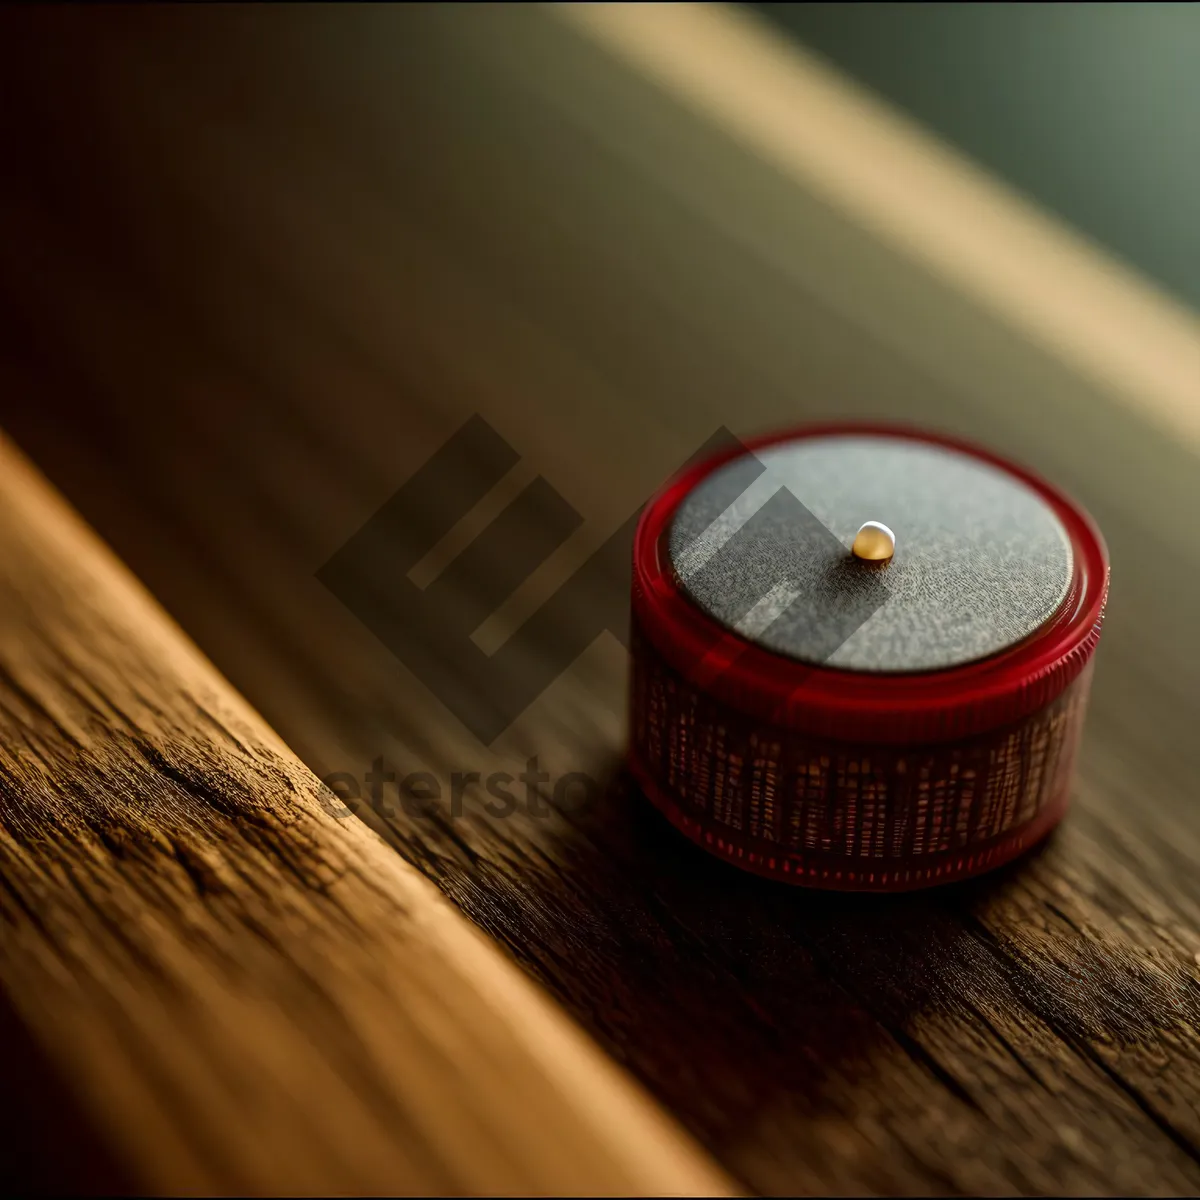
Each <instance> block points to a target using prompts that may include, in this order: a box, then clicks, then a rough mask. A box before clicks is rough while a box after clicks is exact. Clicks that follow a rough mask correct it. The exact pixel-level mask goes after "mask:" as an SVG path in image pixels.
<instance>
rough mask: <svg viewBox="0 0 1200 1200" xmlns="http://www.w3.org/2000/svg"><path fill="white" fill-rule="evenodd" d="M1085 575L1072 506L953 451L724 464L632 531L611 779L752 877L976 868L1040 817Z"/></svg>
mask: <svg viewBox="0 0 1200 1200" xmlns="http://www.w3.org/2000/svg"><path fill="white" fill-rule="evenodd" d="M864 526H867V527H868V529H867V530H866V531H865V532H864V534H863V537H862V538H858V537H857V534H858V533H859V531H860V530H862V529H863V527H864ZM877 527H882V531H880V530H879V529H878V528H877ZM872 530H874V532H872ZM893 542H894V548H893ZM856 546H857V548H858V551H859V552H858V553H857V554H856V553H855V547H856ZM889 551H890V554H889ZM1108 573H1109V572H1108V557H1107V552H1106V549H1105V546H1104V542H1103V539H1102V538H1101V536H1100V534H1099V532H1098V531H1097V529H1096V528H1095V526H1094V524H1093V523H1092V521H1091V520H1090V518H1089V517H1088V516H1087V514H1086V513H1084V512H1083V511H1081V510H1080V509H1079V508H1078V507H1077V506H1076V505H1074V504H1072V503H1071V502H1070V501H1069V500H1068V499H1067V498H1066V497H1064V496H1063V495H1061V494H1060V493H1059V492H1058V491H1057V490H1056V489H1054V488H1052V487H1051V486H1049V485H1048V484H1047V483H1045V482H1044V481H1042V480H1040V479H1038V478H1037V477H1035V476H1034V475H1032V474H1031V473H1030V472H1028V471H1025V470H1023V469H1021V468H1019V467H1017V466H1014V465H1012V464H1011V463H1008V462H1006V461H1004V460H1003V459H1001V458H999V457H997V456H996V455H994V454H991V453H989V452H988V451H986V450H983V449H980V448H978V447H975V446H971V445H968V444H966V443H964V442H961V441H958V440H956V439H952V438H948V437H944V436H941V435H937V434H929V433H923V432H918V431H915V430H912V429H907V428H901V427H887V426H878V425H870V426H867V425H849V424H838V425H822V426H812V427H805V428H801V429H794V430H789V431H785V432H782V433H776V434H772V435H770V436H767V437H762V438H758V439H756V440H754V441H752V442H749V443H746V444H744V445H740V446H735V447H733V448H731V449H730V450H728V451H725V452H722V453H719V454H717V455H716V456H714V457H713V458H711V459H709V460H707V461H704V462H702V463H700V464H698V465H695V466H693V467H691V468H688V469H687V470H685V471H684V472H683V473H682V474H681V475H680V476H679V477H678V478H676V479H675V480H673V481H672V482H671V483H669V484H668V485H667V486H666V487H665V488H664V489H663V490H662V491H661V492H660V493H659V494H658V495H657V496H656V497H655V498H654V499H653V500H652V501H651V502H650V503H649V504H648V505H647V506H646V509H645V510H644V512H643V514H642V518H641V521H640V523H639V526H638V530H637V534H636V537H635V541H634V562H633V597H632V646H633V662H632V676H631V709H630V713H631V716H630V720H631V726H630V744H629V764H630V768H631V770H632V772H633V774H634V776H635V777H636V779H637V781H638V783H639V784H640V785H641V787H642V789H643V790H644V792H645V793H646V795H647V796H648V797H649V799H650V800H651V801H652V802H653V803H654V804H655V806H656V807H657V808H658V809H659V810H660V811H661V812H662V813H663V814H664V815H665V816H666V817H667V818H668V820H670V821H671V822H672V824H674V825H675V826H676V827H677V828H678V829H679V830H681V831H682V832H683V833H684V834H686V835H687V836H688V837H689V838H691V839H692V840H693V841H695V842H697V843H698V844H699V845H701V846H702V847H704V848H705V849H707V850H709V851H711V852H713V853H714V854H717V855H720V856H721V857H724V858H726V859H728V860H729V861H730V862H732V863H734V864H735V865H737V866H740V867H743V868H745V869H747V870H750V871H754V872H757V873H759V874H762V875H766V876H769V877H771V878H774V879H780V880H784V881H788V882H791V883H796V884H802V885H806V886H811V887H820V888H837V889H846V890H865V891H897V890H905V889H909V888H918V887H926V886H929V885H933V884H938V883H945V882H950V881H953V880H957V879H962V878H965V877H968V876H971V875H975V874H978V873H980V872H982V871H986V870H989V869H991V868H993V867H997V866H999V865H1000V864H1002V863H1004V862H1006V861H1008V860H1009V859H1011V858H1013V857H1014V856H1016V855H1017V854H1020V853H1021V852H1022V851H1023V850H1025V849H1027V848H1028V847H1029V846H1031V845H1032V844H1033V843H1035V842H1037V841H1038V840H1039V839H1040V838H1042V837H1044V836H1045V835H1046V834H1047V833H1048V832H1049V831H1050V829H1052V828H1053V826H1054V825H1055V824H1056V823H1057V822H1058V821H1059V820H1060V819H1061V817H1062V816H1063V813H1064V811H1065V809H1066V806H1067V803H1068V799H1069V796H1070V789H1071V779H1072V773H1073V765H1074V758H1075V752H1076V748H1077V746H1078V742H1079V737H1080V733H1081V729H1082V724H1083V718H1084V708H1085V704H1086V700H1087V694H1088V689H1089V686H1090V681H1091V661H1092V655H1093V653H1094V651H1095V649H1096V645H1097V642H1098V641H1099V637H1100V628H1101V623H1102V620H1103V616H1104V604H1105V598H1106V595H1107V590H1108Z"/></svg>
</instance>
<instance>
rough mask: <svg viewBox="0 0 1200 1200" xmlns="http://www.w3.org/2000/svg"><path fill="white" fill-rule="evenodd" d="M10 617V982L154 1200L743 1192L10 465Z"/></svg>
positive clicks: (2, 462)
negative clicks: (337, 805)
mask: <svg viewBox="0 0 1200 1200" xmlns="http://www.w3.org/2000/svg"><path fill="white" fill-rule="evenodd" d="M0 612H2V613H3V617H4V621H3V628H2V632H0V923H2V924H3V927H4V939H3V943H2V947H0V981H2V982H3V986H4V989H5V993H6V997H7V1000H8V1002H10V1003H11V1005H12V1007H13V1009H14V1010H15V1013H16V1015H17V1017H18V1022H21V1021H23V1022H24V1023H25V1025H26V1026H27V1028H29V1029H31V1030H32V1031H34V1032H35V1033H36V1035H37V1037H38V1039H39V1041H40V1043H41V1045H42V1046H43V1047H44V1048H45V1049H46V1050H47V1051H48V1053H49V1055H50V1057H51V1059H52V1060H54V1061H56V1063H57V1065H58V1067H59V1069H60V1071H61V1073H62V1074H63V1076H64V1077H65V1078H66V1080H67V1081H68V1082H69V1086H70V1090H71V1091H72V1093H73V1094H74V1095H75V1096H76V1097H77V1098H78V1099H81V1100H82V1102H83V1106H84V1108H85V1109H87V1110H88V1111H89V1112H90V1115H91V1117H92V1119H93V1122H94V1124H95V1125H98V1126H99V1127H100V1128H101V1129H102V1130H103V1131H104V1133H105V1134H106V1135H107V1139H108V1144H109V1147H110V1149H111V1150H113V1151H114V1152H115V1157H116V1158H117V1159H118V1160H119V1161H120V1162H121V1163H122V1164H123V1166H124V1168H125V1169H126V1171H127V1172H128V1174H127V1178H128V1179H129V1180H132V1181H133V1185H134V1186H136V1187H137V1188H138V1190H142V1189H146V1190H149V1191H151V1192H159V1193H161V1192H171V1193H179V1192H186V1193H197V1192H198V1193H211V1192H214V1191H219V1192H222V1193H232V1194H239V1193H244V1192H253V1193H256V1194H257V1193H267V1194H271V1193H278V1192H284V1193H298V1194H316V1195H322V1194H332V1193H344V1192H351V1193H361V1192H371V1193H376V1192H383V1193H386V1194H432V1193H436V1194H462V1193H468V1194H473V1193H490V1194H496V1193H499V1194H511V1193H517V1194H529V1193H531V1192H532V1193H535V1194H548V1195H561V1194H564V1192H568V1193H576V1194H580V1193H582V1194H592V1193H596V1192H601V1193H607V1192H610V1191H618V1192H622V1193H626V1194H634V1195H645V1194H671V1195H674V1194H677V1193H679V1192H689V1193H699V1194H704V1195H708V1194H712V1193H713V1191H714V1190H715V1191H717V1192H719V1193H722V1192H725V1191H727V1185H726V1183H725V1181H724V1180H723V1179H722V1177H721V1176H720V1174H719V1173H718V1172H717V1171H716V1170H714V1169H710V1168H709V1167H708V1166H707V1164H706V1162H705V1160H704V1158H703V1156H702V1155H701V1154H700V1153H699V1152H698V1151H697V1150H696V1149H695V1148H694V1147H692V1146H690V1145H689V1144H688V1142H687V1141H686V1139H684V1138H683V1137H681V1136H680V1135H679V1134H678V1132H677V1131H676V1130H675V1129H674V1127H673V1125H672V1124H671V1123H670V1122H669V1121H668V1120H666V1119H665V1118H664V1117H663V1116H662V1115H661V1114H660V1113H658V1112H657V1111H656V1110H655V1108H654V1107H653V1105H652V1104H650V1103H649V1102H648V1101H647V1100H646V1099H645V1098H644V1097H643V1096H642V1095H641V1094H640V1092H639V1091H637V1090H636V1089H635V1088H633V1087H632V1086H631V1085H630V1084H629V1083H628V1081H627V1080H626V1079H625V1078H624V1077H623V1076H622V1074H621V1073H620V1072H618V1071H616V1070H614V1068H613V1067H612V1065H611V1064H610V1063H609V1062H608V1061H607V1060H606V1059H605V1058H604V1056H603V1055H602V1054H601V1053H600V1052H599V1051H598V1050H596V1049H595V1048H594V1047H593V1046H592V1045H591V1044H590V1043H589V1042H588V1041H587V1040H586V1039H585V1038H584V1037H583V1036H582V1035H581V1034H580V1033H579V1032H578V1030H577V1029H576V1028H574V1027H573V1026H572V1025H571V1024H570V1023H569V1022H568V1021H567V1020H566V1019H564V1017H563V1016H562V1015H561V1013H560V1012H559V1010H558V1009H557V1007H556V1006H555V1005H554V1004H553V1003H552V1002H551V1001H549V1000H548V999H547V998H546V997H545V996H544V995H542V994H540V993H539V991H538V990H537V989H535V988H533V987H531V986H530V984H529V982H528V981H527V980H525V979H523V978H522V977H521V975H520V974H519V972H518V971H517V970H516V968H515V967H513V966H512V965H511V963H509V962H506V961H505V960H504V958H503V957H502V956H501V955H500V954H498V953H497V952H496V951H495V949H494V948H493V947H491V946H489V945H488V944H487V942H486V940H485V939H484V938H482V937H481V936H480V935H479V934H478V932H476V931H475V930H473V929H471V927H470V926H469V925H468V924H467V923H466V922H465V921H463V920H462V918H461V917H460V916H459V915H458V914H456V913H455V912H454V911H453V910H452V909H451V908H450V906H449V905H447V904H446V903H445V901H444V900H443V899H442V898H441V897H440V896H438V894H437V892H436V891H435V890H434V889H433V887H432V886H431V885H430V884H429V883H428V882H427V881H426V880H424V879H422V878H421V877H420V875H418V874H417V873H416V872H414V871H413V870H412V869H411V868H409V867H408V866H406V865H405V864H403V863H402V862H401V861H400V860H399V859H398V858H397V857H396V856H395V855H394V854H392V853H391V852H390V851H389V850H388V849H387V848H386V846H385V845H384V844H383V843H382V842H380V841H379V839H378V838H377V837H376V836H375V835H374V834H372V833H370V832H369V831H368V830H367V829H366V827H365V826H364V825H363V824H361V823H360V822H357V821H337V820H335V819H333V818H332V817H330V816H329V815H328V814H327V813H326V811H325V808H327V807H328V801H329V799H331V797H326V798H323V797H322V795H321V784H320V782H319V781H318V780H317V779H316V778H315V777H314V776H313V775H312V774H311V772H309V771H308V770H307V769H305V768H304V767H303V766H302V765H301V764H300V763H299V762H298V761H297V760H296V759H295V758H294V756H293V755H292V754H291V753H290V752H289V751H288V750H287V749H286V748H285V747H284V746H283V745H282V743H280V742H279V740H278V738H277V737H276V736H275V735H274V734H273V733H272V732H271V731H270V730H269V729H268V728H267V727H266V726H265V725H264V724H263V722H262V720H261V718H260V717H258V716H257V714H255V713H254V712H253V711H252V710H251V709H250V708H249V707H248V706H247V705H246V704H245V702H244V701H242V700H241V699H240V697H238V696H237V695H236V694H235V693H233V691H232V690H231V689H230V688H229V686H228V685H227V684H226V683H225V681H224V680H223V679H221V678H220V676H219V675H218V674H217V673H216V672H215V671H214V670H213V668H212V667H211V666H210V665H209V664H208V662H207V661H206V660H204V659H203V658H202V657H201V655H200V654H199V653H198V652H197V651H196V650H195V648H194V647H193V646H192V645H191V644H190V643H189V642H188V641H187V640H186V638H185V637H184V636H183V635H182V634H181V633H180V631H179V630H178V629H177V628H176V627H174V626H173V624H172V623H171V622H170V621H169V620H168V619H167V617H166V616H165V614H163V613H162V611H161V609H159V608H158V606H157V605H156V604H155V603H154V601H153V600H152V599H151V598H150V596H149V595H148V594H147V593H146V592H145V591H144V590H143V589H142V588H141V587H140V586H139V585H137V584H136V583H135V581H134V580H133V579H132V578H131V577H130V576H129V575H128V574H127V573H126V572H125V571H124V569H123V568H122V567H121V566H120V565H119V564H118V563H117V562H116V561H115V560H114V559H113V558H112V556H111V554H110V553H109V552H108V550H107V549H106V548H105V547H104V546H103V545H102V544H101V543H100V542H99V541H98V540H97V539H96V538H95V536H94V535H93V534H92V533H91V531H90V530H88V529H87V528H86V527H85V526H83V525H82V523H81V522H80V521H79V520H78V518H77V517H75V516H74V514H72V513H71V512H70V510H69V509H67V507H66V506H65V505H64V504H63V502H62V501H61V499H60V498H58V497H57V496H56V495H55V494H54V493H53V492H52V491H51V490H50V489H49V487H48V486H47V485H46V484H45V482H44V481H43V480H42V479H41V478H40V477H39V476H38V475H37V474H36V472H35V471H34V470H33V469H32V468H31V467H30V466H29V465H28V464H26V463H25V462H24V461H23V460H22V459H21V457H20V456H19V454H18V453H17V452H16V451H15V450H14V449H13V447H12V446H11V444H10V443H9V442H7V440H3V441H0ZM16 1049H17V1050H19V1049H20V1044H19V1042H18V1043H17V1046H16ZM10 1170H11V1167H10V1166H9V1165H8V1164H6V1168H5V1180H6V1183H9V1184H12V1182H13V1180H12V1177H11V1175H10V1173H9V1172H10ZM38 1182H40V1180H37V1179H35V1180H34V1183H35V1185H36V1183H38ZM80 1185H82V1186H84V1187H89V1188H90V1187H94V1186H96V1180H95V1179H88V1180H86V1181H84V1180H77V1181H76V1186H80ZM125 1186H126V1187H128V1186H130V1184H128V1183H127V1184H126V1185H125Z"/></svg>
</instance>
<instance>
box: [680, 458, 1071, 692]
mask: <svg viewBox="0 0 1200 1200" xmlns="http://www.w3.org/2000/svg"><path fill="white" fill-rule="evenodd" d="M865 521H881V522H882V523H883V524H885V525H887V526H889V527H890V528H891V529H892V531H893V532H894V533H895V535H896V552H895V555H894V557H893V558H892V559H891V561H890V562H888V563H886V564H878V563H869V562H863V561H861V560H859V559H857V558H855V557H854V556H853V555H851V553H850V545H851V543H852V542H853V540H854V535H855V534H856V533H857V532H858V529H859V527H860V526H861V525H862V524H863V523H864V522H865ZM667 546H668V553H669V555H670V561H671V565H672V568H673V570H674V572H675V576H676V578H677V579H678V581H679V584H680V586H681V587H682V589H683V591H684V592H685V593H686V594H687V595H688V596H689V597H690V598H691V599H692V601H693V602H694V603H695V604H697V605H698V606H699V607H700V608H701V609H703V610H704V611H705V612H707V613H708V614H709V615H710V616H711V617H713V618H714V619H715V620H716V621H718V622H719V623H720V624H722V625H724V626H725V627H727V628H729V629H733V630H736V631H738V632H739V633H741V634H743V635H744V636H746V637H748V638H750V639H752V640H753V641H755V642H757V643H759V644H760V645H762V646H764V647H766V648H767V649H770V650H773V651H775V652H776V653H779V654H784V655H787V656H789V657H792V658H795V659H799V660H800V661H802V662H807V663H813V664H824V665H827V666H831V667H839V668H842V669H845V670H852V671H879V672H893V673H894V672H905V671H930V670H939V669H942V668H946V667H953V666H959V665H961V664H963V663H968V662H973V661H975V660H978V659H981V658H987V657H989V656H991V655H993V654H997V653H999V652H1000V651H1002V650H1005V649H1007V648H1008V647H1009V646H1012V645H1014V644H1015V643H1017V642H1019V641H1021V640H1022V639H1024V638H1026V637H1028V636H1029V635H1030V634H1031V633H1033V632H1034V631H1035V630H1037V629H1038V628H1040V627H1041V626H1042V625H1043V624H1044V623H1045V622H1046V621H1047V620H1048V619H1049V618H1050V617H1051V616H1053V614H1054V613H1055V612H1056V610H1057V609H1058V607H1059V606H1060V605H1061V603H1062V601H1063V600H1064V598H1065V597H1066V594H1067V590H1068V587H1069V586H1070V581H1071V573H1072V566H1073V563H1072V552H1071V542H1070V538H1069V537H1068V535H1067V531H1066V529H1065V528H1064V527H1063V525H1062V522H1061V521H1060V520H1059V519H1058V516H1057V515H1056V514H1055V512H1054V510H1053V509H1052V508H1051V507H1050V506H1049V504H1047V502H1046V501H1045V500H1044V499H1043V498H1042V497H1041V496H1040V495H1038V493H1037V492H1036V491H1034V490H1033V489H1032V488H1031V487H1029V486H1028V485H1027V484H1025V483H1023V482H1022V481H1021V480H1019V479H1017V478H1016V477H1015V476H1012V475H1010V474H1008V473H1007V472H1006V471H1003V470H1002V469H1000V468H998V467H994V466H991V465H990V464H988V463H985V462H983V461H981V460H979V459H977V458H974V457H973V456H971V455H969V454H966V453H964V452H962V451H959V450H953V449H949V448H946V447H941V446H935V445H932V444H930V443H925V442H919V441H913V440H910V439H907V438H902V437H888V436H886V435H883V434H872V435H866V434H853V435H849V434H837V435H830V436H826V437H815V438H802V439H798V440H796V441H792V442H780V443H777V444H775V445H773V446H769V447H766V448H764V449H762V450H759V451H757V452H755V453H754V454H748V455H743V456H741V457H739V458H736V459H733V460H732V461H731V462H729V463H726V464H725V465H724V466H722V467H720V468H718V469H717V470H716V471H714V472H713V473H712V474H711V475H709V476H707V477H706V478H705V479H703V480H702V481H701V482H700V483H699V484H698V485H697V486H696V487H695V488H694V489H693V490H692V491H691V492H690V493H689V494H688V495H687V496H686V497H684V499H683V501H682V503H681V504H680V506H679V509H678V510H677V512H676V514H675V518H674V520H673V522H672V524H671V528H670V532H669V535H668V542H667Z"/></svg>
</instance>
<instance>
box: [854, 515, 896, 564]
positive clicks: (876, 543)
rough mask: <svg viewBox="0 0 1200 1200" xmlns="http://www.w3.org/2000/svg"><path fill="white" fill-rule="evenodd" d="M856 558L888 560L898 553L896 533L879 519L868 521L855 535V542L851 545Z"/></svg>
mask: <svg viewBox="0 0 1200 1200" xmlns="http://www.w3.org/2000/svg"><path fill="white" fill-rule="evenodd" d="M850 549H851V551H852V552H853V554H854V556H855V557H856V558H864V559H866V560H867V561H868V562H886V561H887V560H888V559H889V558H891V557H892V555H893V554H895V553H896V535H895V534H894V533H893V532H892V531H891V530H890V529H889V528H888V527H887V526H886V525H881V524H880V523H879V522H878V521H868V522H867V523H866V524H865V525H863V526H862V528H861V529H859V531H858V533H856V534H855V535H854V544H853V545H852V546H851V547H850Z"/></svg>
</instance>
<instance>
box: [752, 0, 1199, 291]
mask: <svg viewBox="0 0 1200 1200" xmlns="http://www.w3.org/2000/svg"><path fill="white" fill-rule="evenodd" d="M748 7H750V8H751V9H753V10H754V11H755V12H756V13H758V14H759V15H760V16H761V17H763V18H764V19H766V20H768V21H770V22H771V23H772V24H773V25H775V26H777V27H778V28H779V29H781V30H783V31H784V32H786V33H787V34H788V35H789V36H791V37H794V38H796V39H797V40H798V41H800V42H801V43H802V44H803V45H804V46H806V47H808V48H810V49H812V50H815V51H817V52H818V53H820V54H822V55H824V56H825V57H826V58H827V59H829V61H831V62H833V63H835V64H836V65H837V66H838V67H839V68H840V69H841V70H843V71H845V72H846V73H847V74H848V75H850V76H852V77H853V78H854V79H856V80H858V81H860V82H861V83H863V84H865V85H867V86H868V87H870V88H872V89H873V90H874V91H876V92H877V93H878V94H880V95H881V96H884V97H886V98H887V99H888V100H890V101H891V102H892V103H894V104H896V105H898V106H899V107H901V108H902V109H904V110H905V111H906V112H908V113H910V114H912V116H914V117H916V118H917V119H918V120H919V121H921V122H922V124H924V125H925V126H926V127H927V128H929V129H931V130H933V131H935V132H936V133H937V134H939V135H940V136H941V137H943V138H945V139H946V140H947V141H948V142H949V143H951V144H952V145H954V146H955V147H956V148H957V149H959V150H961V151H963V152H964V153H965V154H967V155H969V156H970V157H971V158H972V159H974V160H975V161H977V162H979V163H981V164H982V165H983V166H985V167H987V168H988V169H989V170H991V171H994V172H995V173H996V174H997V175H998V176H1000V177H1001V178H1003V179H1005V180H1007V181H1008V182H1009V183H1011V184H1013V185H1014V186H1016V187H1018V188H1020V189H1021V191H1022V192H1024V193H1025V194H1026V195H1028V196H1029V197H1031V198H1032V199H1034V200H1036V201H1037V203H1038V204H1040V205H1044V206H1045V207H1046V208H1047V209H1048V210H1049V211H1051V212H1053V213H1054V214H1055V215H1056V216H1059V217H1061V218H1063V220H1065V221H1067V222H1069V223H1070V224H1071V225H1072V226H1074V227H1075V228H1076V229H1078V230H1081V231H1082V232H1084V233H1086V234H1087V235H1088V236H1089V237H1091V238H1093V239H1095V241H1096V242H1097V243H1099V244H1100V245H1102V246H1104V247H1105V248H1106V249H1107V250H1108V251H1109V252H1111V253H1113V254H1116V255H1118V256H1119V257H1121V258H1123V259H1124V260H1126V261H1127V262H1129V263H1132V264H1133V265H1134V266H1136V267H1137V268H1138V269H1139V270H1141V271H1144V272H1145V273H1146V274H1147V275H1149V276H1152V277H1153V278H1154V279H1155V280H1157V281H1158V282H1159V283H1160V284H1161V285H1162V286H1163V287H1164V288H1168V289H1170V290H1171V291H1172V292H1174V293H1175V294H1176V295H1177V296H1178V297H1179V298H1180V299H1181V300H1184V301H1186V302H1187V303H1189V304H1190V305H1192V306H1193V307H1200V221H1198V220H1197V218H1196V213H1197V208H1198V206H1200V126H1198V124H1197V114H1200V72H1198V71H1197V61H1198V59H1200V7H1198V6H1197V5H1195V4H1154V3H1150V4H1059V3H1050V4H992V3H982V4H907V3H899V4H873V3H867V4H753V5H749V6H748Z"/></svg>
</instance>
